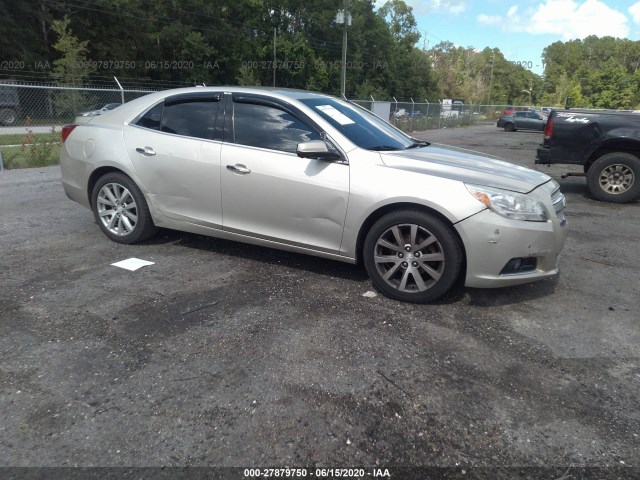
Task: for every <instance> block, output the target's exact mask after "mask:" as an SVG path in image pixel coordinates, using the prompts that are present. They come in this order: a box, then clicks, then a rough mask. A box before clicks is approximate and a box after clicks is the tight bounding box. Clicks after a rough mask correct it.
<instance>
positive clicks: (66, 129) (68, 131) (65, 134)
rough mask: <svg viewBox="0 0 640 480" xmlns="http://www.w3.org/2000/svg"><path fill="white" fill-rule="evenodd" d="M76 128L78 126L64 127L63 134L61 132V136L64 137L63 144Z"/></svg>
mask: <svg viewBox="0 0 640 480" xmlns="http://www.w3.org/2000/svg"><path fill="white" fill-rule="evenodd" d="M76 127H77V125H65V126H64V127H62V132H60V135H61V137H62V143H64V141H65V140H66V139H67V137H68V136H69V135H70V134H71V132H73V129H74V128H76Z"/></svg>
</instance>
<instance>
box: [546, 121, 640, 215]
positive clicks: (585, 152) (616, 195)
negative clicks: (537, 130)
mask: <svg viewBox="0 0 640 480" xmlns="http://www.w3.org/2000/svg"><path fill="white" fill-rule="evenodd" d="M536 163H538V164H543V165H551V164H557V163H561V164H564V163H566V164H573V165H582V166H583V167H584V172H583V173H582V172H581V173H567V174H566V175H563V178H564V177H566V176H571V175H579V176H586V177H587V185H588V186H589V191H590V192H591V194H592V195H593V196H594V197H595V198H597V199H599V200H603V201H606V202H614V203H625V202H630V201H632V200H634V199H636V198H637V197H638V196H640V113H635V112H616V111H612V110H611V111H607V110H582V109H573V108H572V109H565V110H562V109H558V110H553V111H552V112H551V114H550V115H549V119H548V120H547V125H546V127H545V130H544V142H543V143H542V144H541V145H540V146H539V147H538V151H537V156H536Z"/></svg>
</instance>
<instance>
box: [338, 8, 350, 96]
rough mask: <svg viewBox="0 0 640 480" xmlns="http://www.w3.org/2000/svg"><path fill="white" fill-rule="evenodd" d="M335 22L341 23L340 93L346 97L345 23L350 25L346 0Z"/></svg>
mask: <svg viewBox="0 0 640 480" xmlns="http://www.w3.org/2000/svg"><path fill="white" fill-rule="evenodd" d="M336 23H337V24H338V25H339V24H342V76H341V79H340V94H341V95H342V98H347V97H346V94H345V90H346V86H347V25H351V14H350V13H349V12H348V11H347V0H344V10H341V11H339V12H338V14H337V15H336Z"/></svg>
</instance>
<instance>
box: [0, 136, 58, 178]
mask: <svg viewBox="0 0 640 480" xmlns="http://www.w3.org/2000/svg"><path fill="white" fill-rule="evenodd" d="M10 145H12V146H10ZM60 148H61V143H60V133H59V132H52V133H33V132H31V131H30V130H28V129H27V128H25V133H23V134H11V135H0V152H1V153H2V163H3V166H4V168H6V169H8V170H11V169H14V168H31V167H44V166H47V165H57V164H58V162H59V157H60Z"/></svg>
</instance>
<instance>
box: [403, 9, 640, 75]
mask: <svg viewBox="0 0 640 480" xmlns="http://www.w3.org/2000/svg"><path fill="white" fill-rule="evenodd" d="M405 1H406V3H407V4H409V5H411V7H412V8H413V14H414V16H415V18H416V20H417V22H418V28H419V30H420V33H421V34H422V38H421V39H420V47H425V46H426V48H431V47H433V46H434V45H436V44H437V43H439V42H440V41H450V42H452V43H454V44H455V45H457V46H461V47H474V48H476V49H478V50H482V49H484V48H485V47H490V48H496V47H497V48H499V49H500V51H501V52H502V53H503V54H504V56H505V58H506V59H507V60H511V61H514V62H521V64H522V65H524V66H525V67H526V68H529V69H530V70H531V71H533V72H534V73H537V74H542V72H543V70H544V66H543V63H542V50H543V49H544V48H545V47H546V46H547V45H550V44H551V43H553V42H557V41H568V40H574V39H582V38H585V37H587V36H589V35H597V36H599V37H604V36H612V37H618V38H628V39H630V40H638V39H640V1H637V0H632V1H624V0H511V1H509V0H506V1H505V0H484V1H478V0H405Z"/></svg>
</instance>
